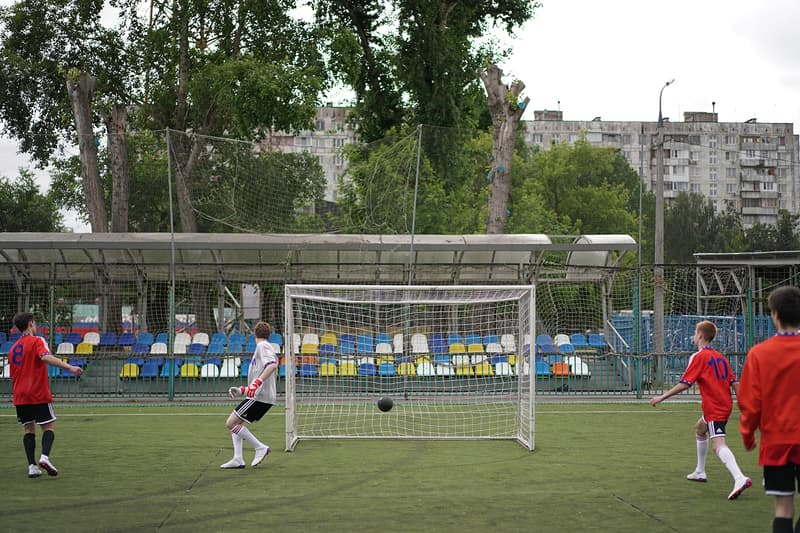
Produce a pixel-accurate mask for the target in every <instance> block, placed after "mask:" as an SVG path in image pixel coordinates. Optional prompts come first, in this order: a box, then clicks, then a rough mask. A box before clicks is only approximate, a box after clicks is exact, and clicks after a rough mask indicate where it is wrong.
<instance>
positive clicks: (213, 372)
mask: <svg viewBox="0 0 800 533" xmlns="http://www.w3.org/2000/svg"><path fill="white" fill-rule="evenodd" d="M200 377H201V378H217V377H219V367H218V366H217V365H215V364H214V363H205V364H204V365H203V366H201V367H200Z"/></svg>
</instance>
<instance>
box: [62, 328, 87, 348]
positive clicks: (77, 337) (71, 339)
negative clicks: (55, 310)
mask: <svg viewBox="0 0 800 533" xmlns="http://www.w3.org/2000/svg"><path fill="white" fill-rule="evenodd" d="M82 340H83V336H81V334H80V333H78V332H77V331H71V332H69V333H67V335H66V337H64V342H68V343H70V344H72V345H74V346H77V345H79V344H80V343H81V341H82Z"/></svg>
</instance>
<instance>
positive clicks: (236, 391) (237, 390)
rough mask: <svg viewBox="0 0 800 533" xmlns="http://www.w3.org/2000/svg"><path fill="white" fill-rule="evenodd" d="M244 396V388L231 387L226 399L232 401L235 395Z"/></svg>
mask: <svg viewBox="0 0 800 533" xmlns="http://www.w3.org/2000/svg"><path fill="white" fill-rule="evenodd" d="M237 394H238V395H243V394H244V387H231V388H229V389H228V397H229V398H230V399H231V400H232V399H233V398H234V397H235V396H236V395H237Z"/></svg>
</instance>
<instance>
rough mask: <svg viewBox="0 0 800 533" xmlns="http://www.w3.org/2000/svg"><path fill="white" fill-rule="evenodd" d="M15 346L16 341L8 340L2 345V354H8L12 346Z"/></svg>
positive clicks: (0, 352) (0, 348) (0, 349)
mask: <svg viewBox="0 0 800 533" xmlns="http://www.w3.org/2000/svg"><path fill="white" fill-rule="evenodd" d="M12 346H14V341H6V342H4V343H3V344H1V345H0V354H7V353H8V351H9V350H10V349H11V347H12Z"/></svg>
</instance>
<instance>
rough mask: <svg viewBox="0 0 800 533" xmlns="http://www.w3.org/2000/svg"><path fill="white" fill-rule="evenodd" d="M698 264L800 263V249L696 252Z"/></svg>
mask: <svg viewBox="0 0 800 533" xmlns="http://www.w3.org/2000/svg"><path fill="white" fill-rule="evenodd" d="M694 257H695V259H696V260H697V264H698V265H738V266H748V265H750V266H769V265H775V266H784V265H800V250H794V251H792V250H785V251H775V252H736V253H699V254H694Z"/></svg>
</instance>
